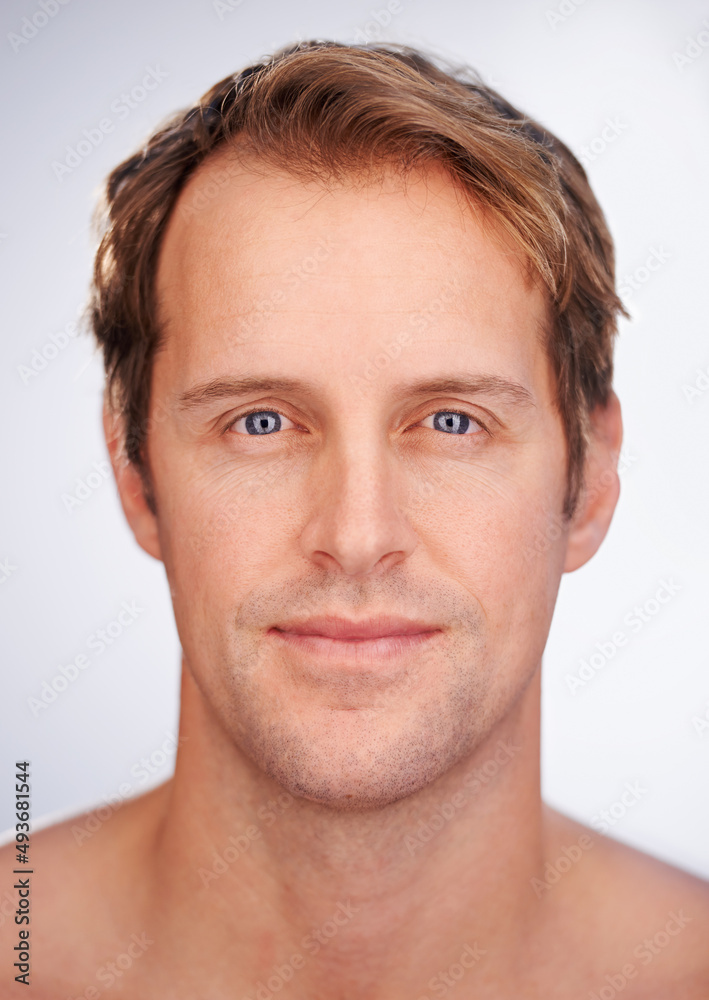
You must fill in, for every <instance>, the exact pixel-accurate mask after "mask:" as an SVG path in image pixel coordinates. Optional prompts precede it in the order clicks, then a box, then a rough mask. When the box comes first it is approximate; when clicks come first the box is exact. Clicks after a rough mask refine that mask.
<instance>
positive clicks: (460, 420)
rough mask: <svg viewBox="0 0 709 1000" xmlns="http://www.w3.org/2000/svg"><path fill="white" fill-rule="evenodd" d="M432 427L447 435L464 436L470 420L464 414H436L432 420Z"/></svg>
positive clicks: (443, 412)
mask: <svg viewBox="0 0 709 1000" xmlns="http://www.w3.org/2000/svg"><path fill="white" fill-rule="evenodd" d="M433 425H434V427H435V428H436V429H437V430H439V431H445V432H446V433H448V434H465V432H466V431H467V429H468V427H469V426H470V419H469V418H468V417H466V416H465V414H464V413H447V412H445V411H442V412H441V413H437V414H436V416H435V417H434V420H433Z"/></svg>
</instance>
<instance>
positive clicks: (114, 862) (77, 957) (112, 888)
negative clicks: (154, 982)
mask: <svg viewBox="0 0 709 1000" xmlns="http://www.w3.org/2000/svg"><path fill="white" fill-rule="evenodd" d="M169 785H170V782H167V783H165V784H164V785H161V786H159V787H158V788H156V789H153V790H152V791H149V792H147V793H145V794H144V795H141V796H139V797H137V798H135V799H132V800H130V801H128V802H126V803H125V804H124V805H123V806H121V808H120V809H117V810H115V811H114V812H111V814H110V815H109V816H103V818H102V815H101V813H100V810H93V811H89V812H86V813H84V814H82V815H79V816H75V817H72V818H70V819H67V820H64V821H63V822H59V823H56V824H54V825H52V826H49V827H46V828H45V829H42V830H39V831H36V832H33V833H32V836H31V843H30V864H29V866H28V867H29V868H30V869H31V872H32V874H31V876H30V878H31V883H30V891H31V895H30V903H31V913H30V918H31V919H30V924H29V928H30V936H29V938H30V958H31V969H32V975H31V979H32V986H31V987H30V989H29V990H28V989H27V988H26V987H25V986H23V987H20V985H19V984H18V985H17V986H16V987H11V988H10V989H9V991H8V992H7V994H3V993H0V998H4V997H5V996H7V997H8V998H10V997H14V996H15V995H17V996H20V995H21V996H28V995H29V996H31V997H36V998H37V1000H44V998H45V997H47V998H49V997H52V998H56V996H57V989H58V988H61V989H63V990H65V991H66V992H67V994H68V993H69V992H71V995H72V996H76V995H77V993H78V994H79V995H81V996H85V992H84V991H85V989H86V988H88V987H89V986H90V984H91V983H92V982H94V983H95V982H96V979H95V976H96V973H97V970H99V969H100V967H101V962H102V960H105V958H107V957H111V956H116V955H117V954H120V952H121V947H120V946H121V943H122V941H123V938H124V937H125V938H126V944H128V943H130V942H129V939H130V930H129V928H132V929H133V931H135V928H136V926H137V923H136V914H139V913H140V912H141V910H142V904H143V900H142V898H141V885H140V879H139V878H137V877H136V873H137V872H138V871H139V869H140V858H141V857H145V854H146V852H147V851H148V850H149V847H150V842H151V839H152V838H153V837H154V836H155V835H156V833H157V824H158V822H159V817H160V816H161V815H162V809H161V803H162V801H163V800H164V799H165V797H166V795H167V794H168V789H169ZM18 867H20V866H19V865H18V864H17V863H16V851H15V846H14V843H10V844H7V845H6V846H4V847H3V848H1V849H0V899H2V904H3V905H2V922H1V923H0V940H2V942H3V950H6V949H7V948H8V943H9V947H10V950H12V948H13V947H14V945H15V944H16V943H17V941H15V940H14V939H15V938H16V937H17V931H18V930H19V929H20V928H19V926H17V925H16V924H15V920H14V916H15V908H16V906H17V898H18V889H17V888H16V885H15V884H16V882H18V880H19V879H20V878H22V877H23V876H20V875H17V874H15V869H17V868H18ZM22 867H24V866H22ZM24 877H25V878H27V876H24ZM13 904H14V905H13ZM101 992H103V991H102V990H101ZM89 995H90V994H89Z"/></svg>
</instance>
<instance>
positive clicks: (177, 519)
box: [156, 461, 298, 614]
mask: <svg viewBox="0 0 709 1000" xmlns="http://www.w3.org/2000/svg"><path fill="white" fill-rule="evenodd" d="M178 467H179V473H177V472H176V469H177V468H178ZM156 473H157V475H156V495H157V502H158V512H159V522H160V534H161V545H162V550H163V553H164V556H165V565H166V570H167V573H168V577H169V579H170V583H171V585H172V587H173V591H177V593H178V594H181V595H183V597H184V598H186V599H187V600H188V601H190V602H196V603H203V604H204V607H205V613H207V614H208V609H213V612H216V613H218V609H219V608H220V607H222V606H223V607H231V608H233V606H234V603H235V599H236V600H238V595H239V594H240V593H242V592H244V591H245V590H248V589H249V587H250V586H251V585H253V584H254V583H257V582H259V581H260V580H262V579H263V578H264V575H267V574H268V572H269V567H271V566H276V567H277V566H278V565H279V564H280V565H281V566H283V565H284V564H285V563H286V562H287V561H288V559H289V554H290V550H291V549H292V548H293V544H294V542H293V539H294V537H295V538H297V528H296V520H297V513H296V512H297V509H298V503H297V498H295V497H294V490H293V487H292V486H290V487H288V486H286V482H287V481H286V482H284V479H283V477H281V476H280V474H279V470H278V468H277V463H271V464H270V465H268V464H266V463H264V465H263V466H262V467H261V468H250V469H249V470H248V471H247V472H246V473H243V474H240V473H239V472H238V471H237V470H235V469H234V467H233V466H231V465H229V464H225V465H224V467H223V468H222V469H219V468H214V467H210V468H208V469H204V468H200V467H198V466H192V467H190V465H189V463H188V462H187V461H185V462H182V463H180V462H176V463H175V464H174V465H172V464H171V465H170V466H168V465H167V464H165V465H164V466H163V468H161V469H159V470H156ZM158 483H159V484H160V486H159V488H158V486H157V484H158ZM174 597H175V595H174V594H173V598H174Z"/></svg>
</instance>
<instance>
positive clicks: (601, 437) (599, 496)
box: [564, 390, 623, 573]
mask: <svg viewBox="0 0 709 1000" xmlns="http://www.w3.org/2000/svg"><path fill="white" fill-rule="evenodd" d="M590 421H591V428H590V434H589V442H588V449H587V453H586V461H585V463H584V486H583V489H582V492H581V496H580V498H579V506H578V510H577V512H576V513H575V514H574V516H573V518H572V520H571V527H570V529H569V534H568V538H567V545H566V560H565V562H564V572H565V573H571V572H573V570H575V569H579V568H580V567H581V566H583V565H584V564H585V563H587V562H588V560H589V559H590V558H591V556H593V555H595V553H596V552H597V551H598V548H599V546H600V544H601V542H602V541H603V539H604V538H605V537H606V533H607V531H608V528H609V527H610V523H611V519H612V517H613V512H614V511H615V507H616V504H617V503H618V496H619V495H620V478H619V476H618V456H619V454H620V446H621V444H622V443H623V418H622V416H621V412H620V401H619V400H618V397H617V396H616V394H615V393H614V392H613V391H612V390H611V393H610V396H609V399H608V403H607V405H606V406H597V407H596V408H595V410H593V412H592V413H591V416H590Z"/></svg>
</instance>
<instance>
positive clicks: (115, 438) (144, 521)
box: [103, 400, 162, 561]
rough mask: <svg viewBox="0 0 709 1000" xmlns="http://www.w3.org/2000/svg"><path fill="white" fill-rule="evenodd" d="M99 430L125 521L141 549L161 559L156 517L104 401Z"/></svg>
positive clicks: (119, 426)
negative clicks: (102, 431) (100, 429)
mask: <svg viewBox="0 0 709 1000" xmlns="http://www.w3.org/2000/svg"><path fill="white" fill-rule="evenodd" d="M103 429H104V434H105V436H106V446H107V448H108V454H109V457H110V459H111V466H112V467H113V475H114V476H115V479H116V485H117V487H118V495H119V497H120V499H121V506H122V507H123V513H124V514H125V516H126V520H127V521H128V524H129V525H130V527H131V530H132V532H133V534H134V535H135V540H136V541H137V543H138V545H140V547H141V549H143V550H144V551H145V552H147V553H148V555H151V556H153V558H155V559H159V560H160V561H162V554H161V552H160V540H159V537H158V524H157V518H156V516H155V514H154V513H153V512H152V510H151V509H150V507H149V505H148V503H147V500H146V498H145V488H144V484H143V479H142V477H141V474H140V470H139V469H138V468H137V467H136V465H135V464H134V463H133V462H131V461H129V460H128V457H127V455H126V453H125V449H124V439H125V435H124V431H123V421H122V420H121V418H120V416H119V415H118V414H116V413H114V412H113V411H112V410H111V408H110V406H109V404H108V402H107V401H106V400H104V406H103Z"/></svg>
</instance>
